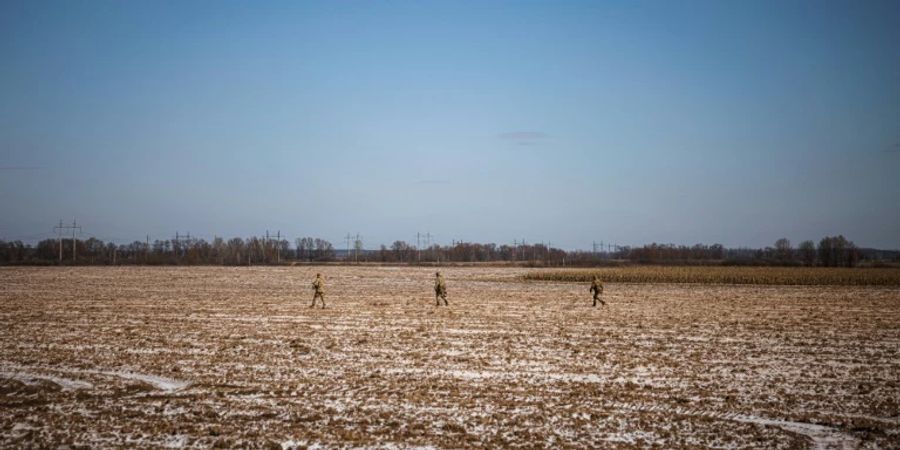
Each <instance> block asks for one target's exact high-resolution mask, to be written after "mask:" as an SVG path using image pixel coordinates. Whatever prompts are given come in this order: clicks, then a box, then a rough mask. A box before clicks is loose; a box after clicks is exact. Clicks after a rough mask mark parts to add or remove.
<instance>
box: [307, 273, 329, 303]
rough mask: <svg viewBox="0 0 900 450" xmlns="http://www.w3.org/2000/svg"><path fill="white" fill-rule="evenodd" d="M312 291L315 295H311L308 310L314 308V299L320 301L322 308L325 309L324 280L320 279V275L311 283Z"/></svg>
mask: <svg viewBox="0 0 900 450" xmlns="http://www.w3.org/2000/svg"><path fill="white" fill-rule="evenodd" d="M312 286H313V289H315V290H316V293H315V295H313V301H312V304H311V305H309V307H310V308H314V307H315V306H316V299H317V298H319V299H322V308H325V279H324V278H322V274H321V273H317V274H316V279H315V280H314V281H313V282H312Z"/></svg>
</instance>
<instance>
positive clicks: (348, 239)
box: [344, 232, 353, 262]
mask: <svg viewBox="0 0 900 450" xmlns="http://www.w3.org/2000/svg"><path fill="white" fill-rule="evenodd" d="M352 237H353V236H350V233H349V232H348V233H347V237H346V238H345V239H347V253H346V254H345V256H344V261H347V262H350V238H352Z"/></svg>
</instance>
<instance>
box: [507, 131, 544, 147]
mask: <svg viewBox="0 0 900 450" xmlns="http://www.w3.org/2000/svg"><path fill="white" fill-rule="evenodd" d="M497 137H498V138H500V139H502V140H504V141H507V142H512V143H513V144H516V145H536V144H538V143H539V142H541V141H542V140H544V139H546V138H547V134H546V133H543V132H540V131H510V132H507V133H500V134H499V135H497Z"/></svg>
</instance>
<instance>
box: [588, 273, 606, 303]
mask: <svg viewBox="0 0 900 450" xmlns="http://www.w3.org/2000/svg"><path fill="white" fill-rule="evenodd" d="M591 293H592V294H594V306H597V302H598V301H599V302H600V303H603V306H606V302H604V301H603V299H602V298H600V294H602V293H603V282H602V281H600V278H599V277H597V276H596V275H594V281H592V282H591Z"/></svg>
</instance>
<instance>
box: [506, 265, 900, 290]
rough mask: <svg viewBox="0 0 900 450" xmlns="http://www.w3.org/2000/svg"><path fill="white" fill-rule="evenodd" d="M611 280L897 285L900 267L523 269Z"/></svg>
mask: <svg viewBox="0 0 900 450" xmlns="http://www.w3.org/2000/svg"><path fill="white" fill-rule="evenodd" d="M595 275H596V276H598V277H600V279H601V280H604V281H607V282H614V283H703V284H760V285H813V286H823V285H825V286H827V285H833V286H897V287H900V269H897V268H869V269H854V268H847V267H729V266H625V267H608V268H600V269H562V270H560V269H556V270H540V271H531V272H528V273H526V274H525V275H524V276H523V278H524V279H526V280H533V281H571V282H583V283H590V282H591V279H593V277H594V276H595Z"/></svg>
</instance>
